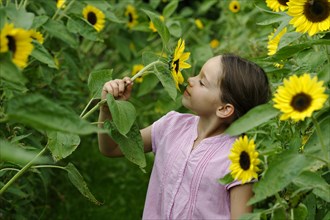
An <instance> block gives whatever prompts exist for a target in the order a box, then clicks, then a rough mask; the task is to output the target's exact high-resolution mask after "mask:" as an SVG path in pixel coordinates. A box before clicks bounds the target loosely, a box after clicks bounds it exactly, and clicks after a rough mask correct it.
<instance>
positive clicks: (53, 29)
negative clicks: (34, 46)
mask: <svg viewBox="0 0 330 220" xmlns="http://www.w3.org/2000/svg"><path fill="white" fill-rule="evenodd" d="M43 28H44V29H45V30H46V31H47V32H48V33H49V34H50V35H52V36H54V37H56V38H58V39H60V40H62V41H63V42H64V43H67V44H68V45H69V46H70V47H73V48H76V47H77V46H78V41H77V40H76V39H75V37H74V36H73V35H72V34H71V33H70V32H69V31H68V29H67V28H66V27H65V25H64V24H63V23H62V22H60V21H54V20H51V19H49V20H48V21H47V22H46V23H45V24H44V25H43Z"/></svg>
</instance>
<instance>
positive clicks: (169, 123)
mask: <svg viewBox="0 0 330 220" xmlns="http://www.w3.org/2000/svg"><path fill="white" fill-rule="evenodd" d="M196 118H197V116H195V115H193V114H188V113H179V112H176V111H170V112H168V113H167V114H166V115H164V116H163V117H161V118H160V119H159V120H157V121H156V122H154V123H153V127H181V126H183V125H185V124H191V123H193V122H195V121H196Z"/></svg>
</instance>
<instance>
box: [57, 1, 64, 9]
mask: <svg viewBox="0 0 330 220" xmlns="http://www.w3.org/2000/svg"><path fill="white" fill-rule="evenodd" d="M65 1H66V0H56V7H57V8H64V7H65Z"/></svg>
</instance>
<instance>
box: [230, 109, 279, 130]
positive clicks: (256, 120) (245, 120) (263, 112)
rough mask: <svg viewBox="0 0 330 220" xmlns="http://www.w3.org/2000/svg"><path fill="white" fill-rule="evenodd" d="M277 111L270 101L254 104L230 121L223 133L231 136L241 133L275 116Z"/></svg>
mask: <svg viewBox="0 0 330 220" xmlns="http://www.w3.org/2000/svg"><path fill="white" fill-rule="evenodd" d="M278 113H279V111H278V110H277V109H275V108H273V106H272V105H271V104H270V103H266V104H263V105H259V106H256V107H254V108H253V109H251V110H250V111H248V112H247V113H246V114H245V115H243V116H242V117H240V118H239V119H237V120H236V121H235V122H234V123H232V124H231V125H230V126H229V128H227V130H226V131H225V133H227V134H229V135H231V136H235V135H239V134H242V133H244V132H246V131H248V130H250V129H252V128H254V127H257V126H259V125H261V124H262V123H265V122H267V121H269V120H270V119H272V118H274V117H276V116H277V115H278Z"/></svg>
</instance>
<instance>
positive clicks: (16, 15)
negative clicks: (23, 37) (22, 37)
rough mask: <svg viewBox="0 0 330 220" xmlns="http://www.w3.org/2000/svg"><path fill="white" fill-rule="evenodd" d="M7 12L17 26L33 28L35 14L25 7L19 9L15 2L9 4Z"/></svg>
mask: <svg viewBox="0 0 330 220" xmlns="http://www.w3.org/2000/svg"><path fill="white" fill-rule="evenodd" d="M6 13H7V15H8V17H9V18H10V21H11V23H14V25H15V27H16V28H24V29H30V28H31V26H32V23H33V19H34V14H33V13H31V12H27V11H26V10H25V8H24V7H21V8H20V9H17V8H16V7H15V5H14V4H9V6H8V7H7V8H6Z"/></svg>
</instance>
